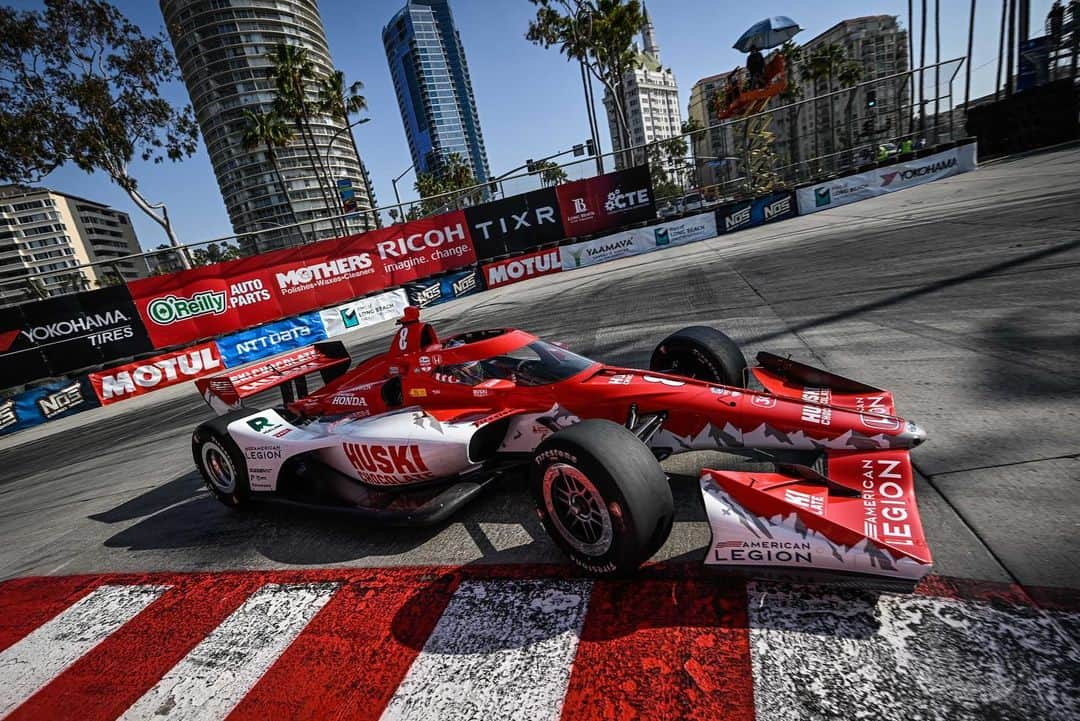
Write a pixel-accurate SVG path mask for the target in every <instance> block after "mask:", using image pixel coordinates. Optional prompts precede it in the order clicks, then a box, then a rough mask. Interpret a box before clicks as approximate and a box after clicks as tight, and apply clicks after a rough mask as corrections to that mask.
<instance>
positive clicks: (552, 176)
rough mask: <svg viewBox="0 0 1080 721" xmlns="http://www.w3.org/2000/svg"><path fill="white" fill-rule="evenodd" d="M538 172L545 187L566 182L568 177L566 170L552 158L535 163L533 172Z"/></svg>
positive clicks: (541, 183)
mask: <svg viewBox="0 0 1080 721" xmlns="http://www.w3.org/2000/svg"><path fill="white" fill-rule="evenodd" d="M536 173H539V174H540V185H541V186H543V187H545V188H547V187H550V186H552V185H558V184H559V183H565V182H566V178H567V175H566V171H565V170H563V169H562V168H560V167H559V165H558V164H556V163H555V162H554V161H551V160H541V161H539V162H537V163H533V170H532V174H534V175H535V174H536Z"/></svg>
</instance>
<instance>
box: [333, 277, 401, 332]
mask: <svg viewBox="0 0 1080 721" xmlns="http://www.w3.org/2000/svg"><path fill="white" fill-rule="evenodd" d="M407 305H409V298H408V296H406V295H405V289H404V288H397V289H395V290H390V291H387V292H385V293H379V294H378V295H373V296H370V297H368V298H360V299H359V300H353V301H349V302H348V303H345V304H343V305H339V306H336V307H334V308H327V309H325V310H320V311H319V317H320V318H321V319H322V324H323V328H324V329H325V330H326V335H327V336H329V337H331V338H332V337H334V336H336V335H341V334H342V333H348V332H350V331H354V330H356V329H358V328H364V327H366V326H369V325H373V324H375V323H378V322H379V321H383V320H392V319H394V318H399V317H401V313H402V311H404V310H405V306H407Z"/></svg>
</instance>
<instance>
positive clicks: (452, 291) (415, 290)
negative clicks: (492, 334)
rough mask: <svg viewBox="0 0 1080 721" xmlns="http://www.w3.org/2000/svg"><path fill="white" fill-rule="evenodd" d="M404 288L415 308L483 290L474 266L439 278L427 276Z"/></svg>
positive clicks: (425, 306)
mask: <svg viewBox="0 0 1080 721" xmlns="http://www.w3.org/2000/svg"><path fill="white" fill-rule="evenodd" d="M406 288H407V290H408V294H409V304H410V305H415V306H416V307H417V308H427V307H428V306H431V305H438V304H439V303H445V302H446V301H448V300H454V299H455V298H461V297H462V296H466V295H470V294H472V293H475V292H477V291H479V290H483V286H482V285H480V274H479V273H478V272H477V270H476V269H475V268H472V269H470V270H464V271H460V272H457V273H451V274H450V275H444V276H443V277H441V278H429V279H428V280H426V281H422V282H420V283H410V284H409V285H408V286H406Z"/></svg>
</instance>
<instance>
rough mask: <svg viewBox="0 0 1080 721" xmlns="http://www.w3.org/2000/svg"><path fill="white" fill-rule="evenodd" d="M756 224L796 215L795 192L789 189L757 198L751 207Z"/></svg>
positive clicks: (751, 213)
mask: <svg viewBox="0 0 1080 721" xmlns="http://www.w3.org/2000/svg"><path fill="white" fill-rule="evenodd" d="M750 215H751V217H752V218H753V220H754V225H760V224H762V223H772V222H775V221H777V220H784V219H785V218H793V217H795V194H794V193H791V192H789V191H786V190H785V191H782V192H779V193H770V194H769V195H766V196H765V197H763V198H755V199H754V202H753V205H752V206H751V208H750Z"/></svg>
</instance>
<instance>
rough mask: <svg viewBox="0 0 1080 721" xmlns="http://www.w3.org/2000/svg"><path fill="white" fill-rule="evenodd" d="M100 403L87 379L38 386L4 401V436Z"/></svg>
mask: <svg viewBox="0 0 1080 721" xmlns="http://www.w3.org/2000/svg"><path fill="white" fill-rule="evenodd" d="M98 405H99V404H98V400H97V398H96V397H95V396H94V391H93V390H92V389H91V387H90V383H89V382H88V381H87V379H86V377H85V376H83V377H81V378H77V379H74V380H61V381H54V382H52V383H47V384H46V385H43V386H38V387H37V388H33V389H31V390H28V391H25V392H23V393H20V394H19V395H17V396H15V397H13V398H8V399H4V400H0V435H3V434H5V433H12V432H14V431H19V430H22V429H23V428H29V427H30V426H36V425H38V424H41V423H44V422H45V421H51V420H54V419H56V418H63V417H64V416H70V415H72V414H74V413H79V412H80V411H85V410H87V409H88V408H97V406H98Z"/></svg>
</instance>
